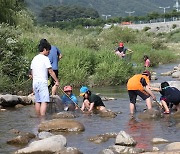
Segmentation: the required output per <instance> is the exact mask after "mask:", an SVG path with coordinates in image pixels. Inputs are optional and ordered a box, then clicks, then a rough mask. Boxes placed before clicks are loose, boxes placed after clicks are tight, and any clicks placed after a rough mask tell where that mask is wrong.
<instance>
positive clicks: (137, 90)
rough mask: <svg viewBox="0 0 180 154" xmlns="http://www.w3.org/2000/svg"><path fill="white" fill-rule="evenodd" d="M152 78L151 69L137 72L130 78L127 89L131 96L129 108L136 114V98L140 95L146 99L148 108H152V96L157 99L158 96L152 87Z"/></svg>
mask: <svg viewBox="0 0 180 154" xmlns="http://www.w3.org/2000/svg"><path fill="white" fill-rule="evenodd" d="M150 80H151V73H150V72H149V71H144V72H143V73H142V74H136V75H134V76H133V77H131V78H130V79H129V80H128V83H127V90H128V94H129V98H130V106H129V108H130V113H131V114H134V110H135V104H136V98H137V96H138V95H139V96H140V97H141V98H142V99H143V100H145V101H146V105H147V108H148V109H151V108H152V102H151V99H150V96H151V97H152V98H153V100H156V97H155V95H154V94H153V93H152V91H151V89H150Z"/></svg>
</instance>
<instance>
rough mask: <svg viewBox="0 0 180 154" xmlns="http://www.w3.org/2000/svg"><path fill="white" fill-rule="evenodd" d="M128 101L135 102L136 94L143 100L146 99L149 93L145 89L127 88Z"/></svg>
mask: <svg viewBox="0 0 180 154" xmlns="http://www.w3.org/2000/svg"><path fill="white" fill-rule="evenodd" d="M128 94H129V98H130V102H131V103H133V104H135V103H136V98H137V96H140V97H141V98H142V99H143V100H146V99H147V98H149V97H150V95H149V94H148V93H147V92H146V91H140V90H128Z"/></svg>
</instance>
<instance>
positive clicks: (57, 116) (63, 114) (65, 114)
mask: <svg viewBox="0 0 180 154" xmlns="http://www.w3.org/2000/svg"><path fill="white" fill-rule="evenodd" d="M52 117H53V118H54V119H73V118H76V117H77V114H75V113H73V112H58V113H55V114H53V116H52Z"/></svg>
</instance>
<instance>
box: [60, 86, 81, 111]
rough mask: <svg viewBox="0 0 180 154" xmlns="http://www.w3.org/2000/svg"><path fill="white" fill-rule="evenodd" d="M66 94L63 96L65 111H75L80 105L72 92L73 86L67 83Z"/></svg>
mask: <svg viewBox="0 0 180 154" xmlns="http://www.w3.org/2000/svg"><path fill="white" fill-rule="evenodd" d="M63 91H64V95H63V96H62V97H61V99H62V102H63V104H64V110H65V111H74V110H75V109H76V105H78V100H77V97H76V96H75V95H74V94H73V93H72V86H70V85H67V86H65V87H64V89H63Z"/></svg>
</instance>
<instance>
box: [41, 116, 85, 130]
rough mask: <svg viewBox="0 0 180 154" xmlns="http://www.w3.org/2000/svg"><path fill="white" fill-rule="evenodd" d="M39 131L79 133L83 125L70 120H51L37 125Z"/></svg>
mask: <svg viewBox="0 0 180 154" xmlns="http://www.w3.org/2000/svg"><path fill="white" fill-rule="evenodd" d="M38 130H39V131H40V132H41V131H52V132H53V131H55V132H56V131H61V132H80V131H84V130H85V128H84V125H83V124H82V123H80V122H78V121H75V120H72V119H53V120H49V121H44V122H42V123H41V124H40V125H39V129H38Z"/></svg>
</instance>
